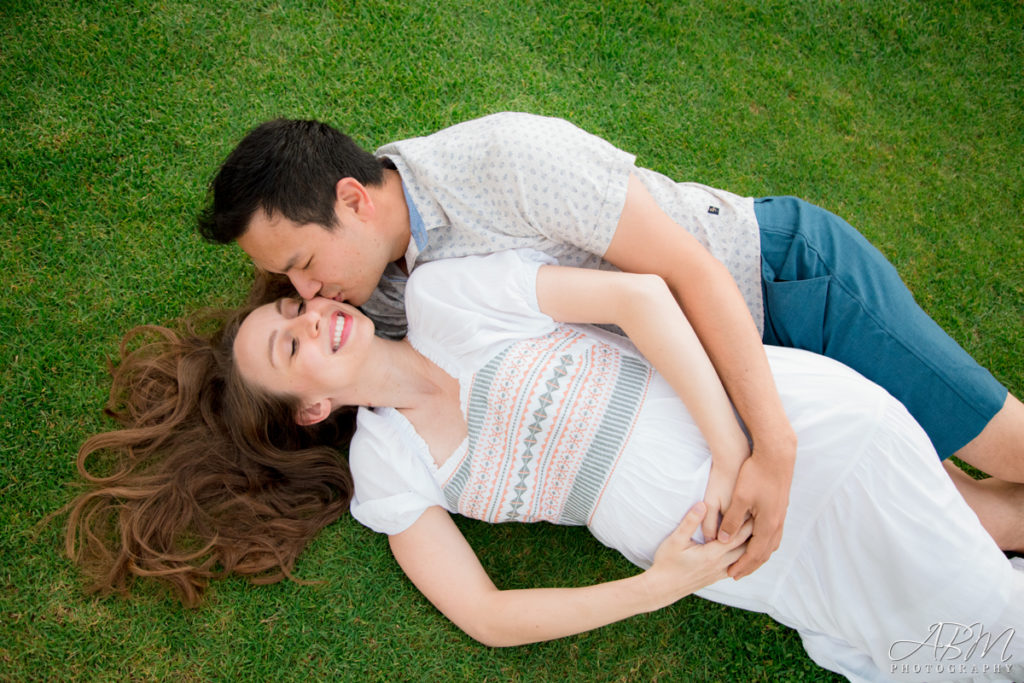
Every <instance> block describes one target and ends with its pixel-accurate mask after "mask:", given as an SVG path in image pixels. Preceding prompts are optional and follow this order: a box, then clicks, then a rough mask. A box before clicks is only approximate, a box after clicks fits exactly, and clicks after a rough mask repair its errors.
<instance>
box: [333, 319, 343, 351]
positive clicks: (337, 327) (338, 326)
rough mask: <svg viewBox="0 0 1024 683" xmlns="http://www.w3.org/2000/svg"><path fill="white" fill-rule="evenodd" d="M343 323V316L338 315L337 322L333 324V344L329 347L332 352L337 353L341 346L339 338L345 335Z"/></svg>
mask: <svg viewBox="0 0 1024 683" xmlns="http://www.w3.org/2000/svg"><path fill="white" fill-rule="evenodd" d="M345 322H346V318H345V316H344V315H343V314H341V313H339V314H338V318H337V321H336V322H335V324H334V339H333V340H332V341H333V342H334V343H333V344H332V346H331V350H332V351H337V350H338V348H339V347H340V346H341V336H342V335H343V334H344V333H345Z"/></svg>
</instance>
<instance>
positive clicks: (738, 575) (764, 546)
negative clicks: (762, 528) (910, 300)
mask: <svg viewBox="0 0 1024 683" xmlns="http://www.w3.org/2000/svg"><path fill="white" fill-rule="evenodd" d="M778 545H779V544H778V541H777V540H776V537H775V536H768V537H766V536H764V535H758V536H751V537H750V540H749V541H748V542H747V546H746V552H744V553H743V556H742V557H740V559H739V560H737V561H736V563H735V564H733V565H732V566H731V567H729V576H731V577H732V578H734V579H742V578H743V577H744V576H747V575H748V574H751V573H753V572H754V571H755V570H756V569H757V568H758V567H760V566H761V565H762V564H764V563H765V562H767V561H768V558H769V557H771V555H772V553H773V552H775V549H776V548H777V547H778Z"/></svg>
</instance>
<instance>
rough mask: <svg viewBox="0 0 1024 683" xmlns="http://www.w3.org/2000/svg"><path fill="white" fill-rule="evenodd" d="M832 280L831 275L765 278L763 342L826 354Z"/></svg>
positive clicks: (763, 282)
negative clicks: (798, 278) (827, 315)
mask: <svg viewBox="0 0 1024 683" xmlns="http://www.w3.org/2000/svg"><path fill="white" fill-rule="evenodd" d="M831 282H832V276H831V275H823V276H821V277H815V278H811V279H809V280H792V281H775V282H771V281H768V280H763V281H762V284H763V293H764V308H765V325H764V342H765V343H766V344H774V345H776V346H789V347H793V348H798V349H805V350H807V351H814V352H815V353H824V352H825V313H826V308H827V306H828V292H829V285H830V284H831Z"/></svg>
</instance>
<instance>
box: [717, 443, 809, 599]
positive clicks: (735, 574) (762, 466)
mask: <svg viewBox="0 0 1024 683" xmlns="http://www.w3.org/2000/svg"><path fill="white" fill-rule="evenodd" d="M795 450H796V449H795V448H794V449H793V450H792V451H791V452H790V453H788V454H783V453H775V454H773V455H772V456H767V455H764V454H761V453H759V452H758V450H757V446H756V445H755V447H754V453H753V454H752V455H751V456H750V457H749V458H747V460H746V461H745V462H744V463H743V465H742V466H741V467H740V474H739V477H738V478H737V479H736V488H735V490H734V491H733V494H732V504H731V505H729V509H728V510H726V512H725V517H724V518H723V519H722V525H721V527H720V528H719V531H718V539H719V540H728V539H729V538H730V537H731V536H732V535H733V534H735V533H737V532H738V531H739V530H740V528H741V527H742V526H743V523H744V522H745V521H746V520H747V519H748V518H752V519H753V522H754V533H753V535H752V536H751V538H750V541H749V542H748V543H747V551H746V552H745V553H744V554H743V556H742V557H741V558H740V559H739V560H737V561H736V563H735V564H734V565H732V566H731V567H729V576H731V577H732V578H734V579H742V578H743V577H744V576H747V575H748V574H750V573H751V572H753V571H754V570H755V569H757V568H758V567H760V566H761V565H762V564H764V563H765V562H766V561H767V560H768V558H769V557H771V554H772V553H773V552H775V550H776V549H777V548H778V547H779V544H780V543H781V542H782V525H783V522H784V521H785V519H786V507H787V506H788V505H789V488H790V485H791V484H792V482H793V462H794V460H795Z"/></svg>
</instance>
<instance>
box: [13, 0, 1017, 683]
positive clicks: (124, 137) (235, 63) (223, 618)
mask: <svg viewBox="0 0 1024 683" xmlns="http://www.w3.org/2000/svg"><path fill="white" fill-rule="evenodd" d="M435 5H441V7H440V8H438V7H435ZM1022 26H1024V3H1022V2H1020V1H1019V0H1004V1H1003V2H995V1H992V2H981V1H979V2H954V1H952V0H943V1H939V0H936V1H935V2H928V3H905V2H897V1H895V0H893V1H890V2H882V1H881V0H879V1H870V0H859V1H851V2H837V1H831V2H819V1H813V2H812V1H804V0H800V1H792V2H753V1H748V2H739V1H735V0H700V1H694V0H647V1H644V2H631V1H630V0H624V1H619V2H601V1H599V2H594V1H593V0H560V1H559V2H538V1H536V0H521V1H519V2H504V1H501V0H498V1H495V0H455V1H453V2H437V1H436V0H431V1H425V0H401V1H397V0H388V1H386V2H385V1H375V0H351V1H346V2H342V1H339V0H329V1H319V2H318V1H314V0H308V1H306V2H303V1H301V0H257V1H255V2H252V1H249V2H242V1H239V0H217V1H214V0H202V1H201V2H200V1H197V2H194V3H187V4H186V3H184V2H180V3H179V2H174V1H166V0H160V1H156V2H153V1H149V2H112V1H111V2H104V1H101V0H94V1H92V2H71V1H69V0H51V1H49V2H41V1H38V2H31V1H28V0H5V1H4V2H3V3H0V271H2V273H3V280H2V283H3V297H2V303H0V340H2V343H0V387H2V392H0V429H2V438H0V680H65V679H66V680H127V679H131V680H196V681H205V680H275V681H278V680H279V681H310V680H319V679H326V678H341V679H348V678H352V679H367V680H459V679H468V680H494V681H497V680H502V681H504V680H524V681H533V680H572V679H579V680H598V679H607V680H686V681H703V680H709V681H714V680H718V681H736V680H743V681H754V680H757V681H776V680H787V681H792V680H813V681H816V680H829V678H830V677H829V675H828V674H826V673H825V672H824V671H822V670H821V669H819V668H817V667H816V666H815V665H814V664H813V663H812V662H811V661H810V660H809V659H808V658H807V657H806V655H805V654H804V653H803V650H802V648H801V646H800V642H799V638H798V637H797V636H796V635H795V634H794V633H793V632H792V631H789V630H787V629H785V628H783V627H781V626H778V625H776V624H775V623H774V622H772V621H771V620H769V619H767V618H765V617H762V616H760V615H754V614H748V613H742V612H739V611H736V610H732V609H729V608H725V607H721V606H718V605H714V604H711V603H707V602H704V601H701V600H699V599H696V598H694V599H687V600H684V601H682V602H680V603H679V604H677V605H675V606H673V607H672V608H670V609H666V610H663V611H661V612H658V613H655V614H651V615H645V616H641V617H637V618H634V619H630V620H627V621H625V622H623V623H619V624H615V625H612V626H609V627H607V628H603V629H600V630H598V631H596V632H593V633H588V634H584V635H581V636H578V637H573V638H567V639H563V640H561V641H558V642H554V643H546V644H540V645H535V646H528V647H522V648H516V649H510V650H490V649H487V648H484V647H482V646H480V645H478V644H476V643H475V642H473V641H471V640H470V639H469V638H467V637H466V636H464V635H463V634H462V633H461V632H460V631H458V629H456V628H455V627H453V626H452V625H451V624H449V623H448V622H447V620H445V619H444V618H443V617H442V616H440V615H439V614H438V613H437V612H436V611H435V610H434V609H433V608H432V607H431V606H430V605H429V604H428V603H427V602H426V601H425V600H424V599H423V598H422V597H421V596H420V595H419V594H418V593H417V592H416V590H415V589H414V588H413V587H412V586H411V585H410V584H409V583H408V582H407V580H406V579H405V578H404V576H403V575H402V573H401V571H400V570H399V569H398V568H397V566H396V565H395V564H394V562H393V561H392V560H391V558H390V555H389V553H388V549H387V542H386V539H385V538H384V537H383V536H378V535H375V534H373V533H371V532H370V531H368V530H366V529H363V528H361V527H360V526H359V525H358V524H356V523H355V522H353V521H352V520H351V519H347V518H346V519H343V520H342V521H340V522H339V523H337V524H335V525H333V526H332V527H330V528H328V529H326V530H325V531H324V532H323V533H322V534H321V535H320V536H319V537H318V538H317V539H316V541H315V542H314V543H313V544H312V545H311V547H310V548H309V549H308V551H307V552H306V554H305V555H304V557H303V558H302V560H301V561H300V563H299V566H298V569H297V573H298V575H299V576H301V577H302V578H304V579H310V580H320V581H321V583H319V584H317V585H313V586H305V585H298V584H295V583H281V584H277V585H274V586H269V587H256V586H252V585H249V584H247V583H245V582H243V581H236V580H228V581H224V582H221V583H220V584H218V585H216V586H215V587H214V588H213V590H212V591H211V593H210V596H209V600H208V601H207V603H206V604H205V605H203V606H202V607H200V608H198V609H195V610H185V609H182V608H180V607H178V606H176V605H175V604H174V603H173V602H172V601H171V600H169V599H168V598H167V597H165V596H164V595H163V594H162V593H160V592H159V591H154V590H152V589H149V588H146V587H145V586H142V587H140V590H139V592H138V595H137V596H136V597H134V598H133V599H130V600H124V599H116V598H107V599H97V598H93V597H89V596H87V595H85V594H84V593H83V591H82V583H81V578H80V576H79V574H78V573H77V571H76V569H75V567H74V566H73V565H71V564H70V563H69V562H68V561H67V560H66V559H65V558H64V557H63V556H62V554H61V542H62V528H61V524H60V522H55V523H51V524H48V525H40V524H39V523H40V521H41V520H42V519H43V518H44V517H45V516H46V515H47V514H48V513H50V512H52V511H53V510H55V509H57V508H59V507H60V506H61V505H63V504H64V503H65V502H67V501H68V500H69V499H70V498H71V496H72V495H73V488H72V487H71V486H70V485H69V483H70V482H72V481H74V480H75V472H74V466H73V460H74V456H75V452H76V449H77V447H78V445H79V444H80V443H81V442H82V440H83V439H84V438H85V437H86V436H87V435H89V434H91V433H93V432H95V431H97V430H100V429H104V428H106V427H108V426H109V425H108V423H106V422H105V421H104V419H103V418H102V416H101V414H100V408H101V406H102V403H103V401H104V399H105V392H106V375H105V369H104V368H105V361H106V359H107V358H109V357H111V356H112V355H114V354H115V352H116V345H117V342H118V340H119V338H120V335H121V333H122V332H123V331H125V330H126V329H128V328H129V327H131V326H134V325H137V324H140V323H153V322H163V321H167V320H170V319H173V318H176V317H179V316H182V315H184V314H186V313H188V312H189V311H192V310H194V309H196V308H198V307H201V306H209V305H222V304H232V303H233V302H237V301H238V300H239V299H240V297H241V296H242V295H243V293H244V292H245V291H246V288H247V282H248V279H249V277H250V273H251V270H250V266H249V265H248V263H247V261H246V259H245V258H244V254H242V253H241V252H240V251H239V250H238V249H236V248H226V247H215V246H212V245H208V244H205V243H203V242H202V241H201V240H200V238H199V237H198V236H197V234H196V232H195V228H194V222H195V216H196V213H197V212H198V210H199V208H200V207H201V205H202V202H203V200H204V196H205V189H206V184H207V182H208V180H209V179H210V177H211V176H212V174H213V172H214V170H215V168H216V166H217V164H218V163H219V161H220V160H221V159H222V158H223V156H224V155H225V154H226V153H227V152H228V151H229V150H230V149H231V147H232V146H233V145H234V143H235V142H236V141H237V140H238V139H239V138H240V137H241V136H242V135H243V134H244V132H245V131H246V130H248V129H249V128H251V127H252V126H254V125H256V124H257V123H259V122H261V121H263V120H265V119H268V118H272V117H275V116H279V115H284V116H293V117H309V118H318V119H323V120H326V121H328V122H331V123H333V124H335V125H337V126H339V127H341V128H343V129H344V130H346V131H347V132H349V133H350V134H351V135H352V136H353V137H354V138H355V139H356V140H357V141H359V142H361V143H362V144H363V145H364V146H366V147H368V148H370V149H373V148H375V147H376V146H378V145H380V144H383V143H384V142H387V141H390V140H392V139H398V138H403V137H408V136H412V135H420V134H425V133H428V132H431V131H433V130H435V129H437V128H440V127H443V126H447V125H449V124H452V123H455V122H458V121H460V120H463V119H467V118H472V117H476V116H480V115H483V114H487V113H491V112H495V111H501V110H507V109H514V110H523V111H530V112H535V113H540V114H548V115H555V116H561V117H564V118H568V119H570V120H572V121H573V122H575V123H577V124H578V125H580V126H582V127H583V128H585V129H587V130H590V131H591V132H594V133H596V134H598V135H601V136H602V137H604V138H606V139H608V140H610V141H611V142H613V143H615V144H616V145H618V146H619V147H621V148H624V149H627V150H629V151H631V152H634V153H635V154H637V155H638V163H640V164H641V165H644V166H647V167H650V168H654V169H656V170H659V171H662V172H664V173H667V174H669V175H671V176H672V177H675V178H677V179H679V180H696V181H700V182H703V183H706V184H709V185H713V186H717V187H723V188H726V189H730V190H732V191H734V192H738V193H740V194H745V195H765V194H794V195H798V196H801V197H804V198H806V199H808V200H810V201H812V202H815V203H818V204H821V205H823V206H825V207H826V208H829V209H831V210H833V211H835V212H837V213H839V214H840V215H842V216H844V217H846V218H847V219H848V220H850V222H851V223H853V224H854V225H855V226H857V227H858V228H859V229H860V230H861V231H862V232H863V233H864V234H865V235H867V236H868V237H869V239H871V240H872V241H873V242H874V243H875V244H876V245H878V246H879V247H880V248H881V249H882V250H883V251H884V252H885V253H886V254H887V255H888V256H889V258H890V259H891V260H892V261H893V263H894V264H895V265H896V266H897V268H898V269H899V270H900V272H901V273H902V275H903V276H904V278H905V279H906V280H907V282H908V283H909V284H910V286H911V289H912V290H913V291H914V292H915V294H916V295H917V297H918V300H919V301H920V303H921V305H922V306H924V308H925V309H927V310H928V311H929V312H930V313H931V314H932V315H933V316H934V317H935V318H936V319H937V320H938V321H939V322H940V323H941V324H942V325H943V326H944V327H945V328H946V329H947V330H948V331H949V332H950V334H952V335H953V336H954V337H955V338H956V339H957V340H958V341H959V342H960V343H961V344H963V345H964V346H965V347H966V348H967V349H968V350H969V351H970V352H971V353H972V354H973V355H974V356H975V357H976V358H978V359H979V360H980V361H981V362H982V363H983V364H984V365H986V366H987V367H988V368H990V369H991V370H992V372H993V373H994V374H995V375H996V376H997V377H998V378H999V379H1000V380H1001V381H1003V382H1004V383H1006V384H1007V385H1008V386H1009V387H1010V389H1011V391H1013V392H1014V393H1015V394H1017V395H1018V396H1021V395H1024V219H1022V215H1024V33H1022V28H1021V27H1022ZM462 526H463V528H464V530H465V532H466V534H467V536H468V538H469V539H470V542H471V543H472V544H473V546H474V547H475V548H476V549H477V550H478V552H479V554H480V555H481V557H482V559H483V561H484V563H485V565H486V566H487V567H488V569H489V570H490V571H491V572H492V575H493V576H494V577H495V580H496V581H497V583H498V584H499V585H501V586H504V587H513V586H534V585H541V584H544V585H573V584H582V583H590V582H595V581H601V580H607V579H610V578H615V577H620V576H624V575H627V574H629V573H631V572H632V571H634V570H633V569H632V568H631V567H630V565H628V564H627V563H626V562H625V561H624V560H622V559H621V558H619V557H618V556H617V555H616V554H614V553H612V552H611V551H608V550H605V549H603V548H602V547H600V546H599V544H597V543H596V542H595V541H593V540H592V539H591V538H590V537H589V536H588V534H587V533H586V531H585V530H580V529H558V528H553V527H549V526H546V525H535V526H506V527H487V526H484V525H481V524H475V523H462Z"/></svg>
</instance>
